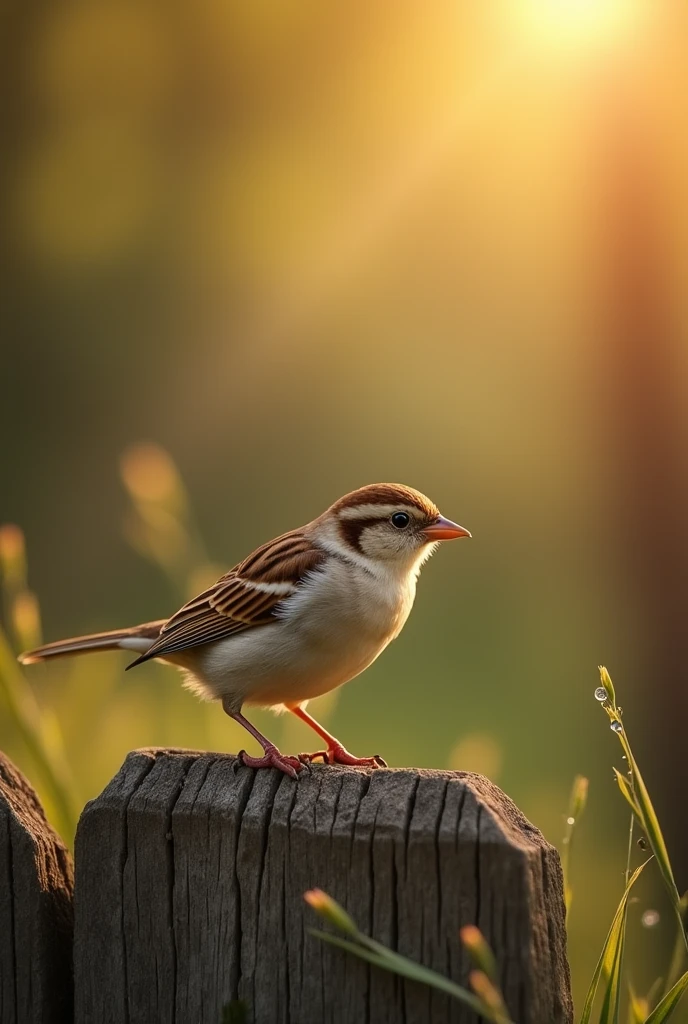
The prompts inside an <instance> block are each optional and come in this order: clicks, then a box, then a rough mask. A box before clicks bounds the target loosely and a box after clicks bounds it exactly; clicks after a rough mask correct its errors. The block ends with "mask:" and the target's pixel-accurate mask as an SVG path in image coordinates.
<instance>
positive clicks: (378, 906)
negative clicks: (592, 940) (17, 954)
mask: <svg viewBox="0 0 688 1024" xmlns="http://www.w3.org/2000/svg"><path fill="white" fill-rule="evenodd" d="M76 864H77V869H76V905H75V910H76V920H75V980H76V1021H77V1024H90V1022H92V1021H96V1020H97V1021H99V1022H114V1024H120V1022H125V1021H126V1022H128V1024H150V1022H152V1021H155V1022H157V1024H167V1022H169V1024H172V1022H175V1024H206V1022H207V1024H220V1021H221V1017H222V1007H223V1005H224V1004H226V1003H227V1002H228V1001H229V1000H231V999H235V998H237V997H239V998H241V999H242V1000H245V1002H246V1004H247V1006H248V1011H249V1012H248V1019H249V1021H251V1022H255V1024H366V1022H371V1024H372V1022H374V1024H385V1022H389V1024H399V1022H405V1024H428V1022H431V1024H443V1022H445V1021H446V1022H450V1021H451V1022H459V1021H460V1022H467V1021H475V1017H474V1016H473V1015H472V1014H470V1013H468V1012H467V1011H466V1010H464V1009H463V1008H462V1007H460V1006H459V1004H457V1003H450V1002H449V1001H448V1000H447V999H446V997H444V996H442V995H439V994H437V993H434V992H431V991H430V990H427V989H425V988H423V987H421V986H418V985H416V984H413V983H408V982H404V981H403V980H400V979H399V978H397V977H395V976H393V975H391V974H387V973H385V972H382V971H378V970H377V969H375V968H369V967H368V966H367V965H366V964H364V963H362V962H360V961H358V960H355V959H354V958H352V957H349V956H348V955H347V954H345V953H342V952H340V951H339V950H334V949H332V948H330V947H327V946H325V945H324V944H322V943H320V942H319V941H318V940H316V939H314V938H313V937H311V936H310V935H308V934H307V931H306V929H307V927H308V926H310V925H318V923H319V922H318V919H317V918H316V917H315V915H314V913H313V911H312V910H310V908H308V907H307V906H306V905H305V904H304V902H303V899H302V894H303V892H304V891H305V890H306V889H309V888H313V887H319V888H322V889H324V890H325V891H327V892H329V893H330V894H331V895H332V896H334V898H335V899H337V900H339V901H340V902H341V903H342V904H343V905H344V906H345V907H346V908H347V910H348V911H349V912H350V913H351V914H352V916H353V917H354V918H355V920H356V921H357V923H358V924H359V926H360V927H361V928H362V929H364V930H365V931H366V932H368V933H369V934H372V935H373V936H374V937H375V938H377V939H379V940H381V941H382V942H384V943H387V944H389V945H390V946H392V947H393V948H395V949H398V950H399V951H400V952H401V953H404V954H406V955H408V956H410V957H413V958H414V959H416V960H418V961H420V962H422V963H424V964H426V965H427V966H430V967H433V968H435V969H437V970H439V971H441V972H443V973H445V974H447V975H449V976H451V977H452V978H454V979H455V980H457V981H460V982H461V981H462V982H464V983H465V981H466V977H467V970H468V965H467V963H466V959H465V956H464V955H463V954H462V950H461V948H460V942H459V928H460V927H461V926H462V925H464V924H468V923H477V924H478V926H479V927H480V928H481V929H482V930H483V932H484V933H485V935H486V936H487V937H488V939H489V940H490V942H491V943H492V945H493V948H494V950H495V953H496V956H497V959H498V962H499V964H500V970H501V979H502V985H503V989H504V993H505V996H506V1000H507V1003H508V1005H509V1007H510V1009H511V1012H512V1015H513V1017H514V1019H515V1020H516V1021H518V1022H519V1024H565V1022H568V1021H570V1020H571V1015H572V1011H571V1000H570V991H569V974H568V965H567V962H566V956H565V938H564V909H563V900H562V881H561V870H560V865H559V859H558V856H557V854H556V851H555V850H554V849H553V847H551V846H550V845H549V844H548V843H546V842H545V840H544V839H543V837H542V835H541V834H540V832H538V830H537V829H535V828H534V827H533V826H532V825H530V824H529V822H527V821H526V819H525V818H524V817H523V816H522V815H521V814H520V812H519V811H518V810H517V808H516V807H515V806H514V804H513V803H512V802H511V801H510V800H509V799H508V798H507V797H506V796H504V794H503V793H502V792H501V791H500V790H499V789H497V788H496V787H495V786H493V785H492V784H491V783H489V782H488V781H487V780H486V779H484V778H482V777H480V776H477V775H472V774H468V773H462V772H439V771H418V770H383V769H380V770H377V771H370V772H366V771H363V770H361V769H345V768H333V767H329V766H314V768H313V771H312V774H310V775H307V774H306V773H303V775H302V776H301V777H300V778H299V780H298V782H293V781H292V780H291V779H288V778H286V777H285V776H283V775H281V774H280V773H278V772H276V771H274V772H273V771H265V770H262V771H259V772H256V771H253V770H251V769H249V768H244V767H237V766H236V763H235V761H234V759H233V758H232V757H229V756H220V755H213V754H198V753H194V752H192V751H183V750H142V751H137V752H135V753H133V754H130V755H129V757H128V758H127V760H126V762H125V764H124V765H123V767H122V769H121V770H120V772H119V773H118V775H117V776H116V777H115V778H114V779H113V781H112V782H111V783H110V785H109V786H108V787H107V788H106V790H105V791H104V792H103V794H102V795H101V796H100V797H98V798H97V799H96V800H94V801H92V802H91V803H90V804H89V805H88V806H87V808H86V810H85V811H84V814H83V816H82V818H81V822H80V824H79V830H78V834H77V843H76Z"/></svg>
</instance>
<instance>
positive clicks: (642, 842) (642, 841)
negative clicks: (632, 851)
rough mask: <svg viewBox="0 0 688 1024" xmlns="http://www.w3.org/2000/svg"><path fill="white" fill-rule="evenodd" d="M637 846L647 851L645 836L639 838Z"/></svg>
mask: <svg viewBox="0 0 688 1024" xmlns="http://www.w3.org/2000/svg"><path fill="white" fill-rule="evenodd" d="M638 846H639V847H640V849H641V850H647V839H646V838H645V836H641V837H640V839H639V840H638Z"/></svg>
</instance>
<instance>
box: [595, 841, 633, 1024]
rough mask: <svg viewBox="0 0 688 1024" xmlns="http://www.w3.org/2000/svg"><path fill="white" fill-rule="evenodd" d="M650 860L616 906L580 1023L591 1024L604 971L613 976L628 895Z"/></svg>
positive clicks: (629, 882)
mask: <svg viewBox="0 0 688 1024" xmlns="http://www.w3.org/2000/svg"><path fill="white" fill-rule="evenodd" d="M647 863H649V861H647V860H646V861H645V863H644V864H641V865H640V867H638V868H636V869H635V871H634V872H633V874H632V875H631V877H630V878H629V880H628V885H627V886H626V888H625V890H624V894H623V896H622V897H621V901H620V903H619V905H618V907H617V908H616V913H615V914H614V919H613V921H612V924H611V927H610V929H609V934H608V935H607V938H606V940H605V943H604V946H603V947H602V952H601V953H600V958H599V960H598V961H597V965H596V967H595V970H594V972H593V976H592V981H591V982H590V987H589V989H588V994H587V995H586V997H585V1004H584V1006H583V1013H582V1014H581V1019H580V1024H589V1021H590V1015H591V1014H592V1008H593V1004H594V1002H595V996H596V995H597V989H598V986H599V984H600V978H601V977H602V974H603V973H604V974H605V976H606V977H611V975H612V972H613V970H614V963H615V960H616V957H617V953H618V949H619V946H620V944H621V942H622V938H623V930H624V922H625V917H626V906H627V904H628V897H629V895H630V892H631V889H632V888H633V886H634V885H635V883H636V882H637V880H638V877H639V875H640V873H641V871H642V870H643V868H644V867H645V864H647Z"/></svg>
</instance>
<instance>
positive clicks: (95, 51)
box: [0, 0, 688, 1000]
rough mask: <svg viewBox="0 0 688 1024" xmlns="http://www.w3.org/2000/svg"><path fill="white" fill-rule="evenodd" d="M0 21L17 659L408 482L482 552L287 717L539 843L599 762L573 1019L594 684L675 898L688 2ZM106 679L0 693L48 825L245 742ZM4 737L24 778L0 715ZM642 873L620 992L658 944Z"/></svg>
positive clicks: (576, 869) (101, 669) (601, 910)
mask: <svg viewBox="0 0 688 1024" xmlns="http://www.w3.org/2000/svg"><path fill="white" fill-rule="evenodd" d="M3 21H4V30H3V40H4V42H3V50H4V54H5V56H4V59H3V62H2V66H1V69H0V74H1V75H2V79H3V90H2V91H3V96H4V99H3V111H4V112H3V114H2V117H3V121H4V127H5V130H4V132H3V137H4V139H5V142H4V147H3V148H4V157H3V169H2V203H3V225H4V226H3V232H2V239H1V240H0V247H1V253H2V267H3V270H2V284H1V285H0V287H2V291H3V299H2V310H3V313H2V317H3V321H4V322H3V326H2V334H1V336H0V344H1V346H2V356H1V361H0V367H1V370H0V394H1V396H2V401H1V402H0V436H2V438H3V444H2V447H1V448H0V522H7V523H16V524H18V525H19V526H20V527H21V528H22V529H23V530H24V532H25V535H26V540H27V550H28V556H29V563H30V585H31V588H32V590H33V592H34V593H35V594H37V595H38V597H39V599H40V605H41V612H42V619H43V635H44V637H45V638H46V639H56V638H59V637H61V636H63V635H69V634H74V633H82V632H86V631H89V630H98V629H105V628H114V627H117V626H120V625H126V624H129V623H130V622H134V621H142V620H143V621H145V620H148V619H152V618H157V617H159V616H164V615H166V614H168V613H171V612H172V611H174V610H175V608H176V607H177V606H178V605H179V604H180V603H181V601H182V600H183V599H185V598H186V597H188V596H190V593H191V592H192V591H193V588H194V587H198V586H200V585H202V584H203V582H204V581H205V580H207V578H208V577H209V576H210V577H212V575H213V573H215V574H216V575H217V574H219V572H220V571H223V570H224V569H225V568H226V567H228V566H229V565H231V564H233V563H234V562H236V561H238V560H239V559H240V558H242V557H243V556H244V555H245V554H246V553H247V552H248V551H249V550H250V549H251V547H252V546H254V545H256V544H258V543H260V542H262V541H264V540H266V539H268V538H269V537H271V536H273V535H274V534H276V533H279V532H283V531H284V530H287V529H289V528H291V527H293V526H296V525H298V524H300V523H302V522H304V521H306V520H308V519H311V518H312V517H314V516H315V515H317V514H319V513H320V512H321V511H322V510H323V509H324V508H325V507H326V506H327V505H328V504H329V503H330V502H332V501H333V500H334V499H336V498H337V497H338V496H339V495H340V494H342V493H344V492H345V491H347V490H350V489H352V488H354V487H356V486H359V485H361V484H363V483H369V482H373V481H376V480H399V481H402V482H405V483H409V484H412V485H413V486H415V487H418V488H419V489H421V490H423V491H425V492H427V493H428V494H429V495H430V496H431V497H432V498H433V499H434V500H435V501H436V502H437V503H438V504H439V505H440V507H441V509H442V510H443V512H444V514H445V515H447V516H449V517H451V518H453V519H456V520H458V521H459V522H461V523H462V524H463V525H465V526H466V527H468V528H469V529H470V530H471V531H472V533H473V540H472V541H470V542H467V541H466V542H462V543H461V544H456V545H448V546H446V547H445V548H443V549H442V550H441V551H440V552H439V553H438V555H437V556H436V557H435V558H434V559H433V560H432V562H431V563H430V564H429V565H428V566H427V567H426V568H425V570H424V572H423V577H422V580H421V584H420V587H419V593H418V600H417V604H416V609H415V611H414V614H413V616H412V617H411V620H410V622H409V624H408V625H407V627H406V629H405V631H404V633H403V635H402V637H401V638H400V639H399V640H398V641H397V642H396V643H395V644H393V645H392V647H391V648H390V649H389V650H388V651H387V652H386V653H385V655H384V657H382V658H381V659H380V660H379V662H377V663H376V664H375V665H374V666H373V667H372V668H371V669H370V670H369V671H368V672H366V673H365V675H364V676H363V677H362V678H360V679H359V680H357V681H355V682H353V683H351V684H350V685H349V686H347V687H346V688H344V689H343V690H341V691H339V692H337V693H336V694H334V695H330V696H328V697H326V698H323V700H322V701H321V702H319V703H320V708H319V712H320V714H321V716H322V717H323V719H324V720H325V721H326V723H327V725H328V726H329V727H331V728H332V730H333V731H334V732H335V733H336V734H338V735H341V737H342V739H343V741H344V742H345V743H346V744H347V745H348V746H349V747H350V748H351V749H353V750H354V751H356V752H360V753H366V754H367V753H371V752H374V751H378V750H379V751H380V752H381V753H383V754H384V756H385V757H386V758H387V759H388V761H389V762H390V764H392V765H420V766H437V767H452V768H465V769H473V770H478V771H484V772H486V773H487V774H489V775H490V777H491V778H493V779H494V780H495V781H496V782H497V783H499V784H500V785H501V786H502V787H503V788H504V789H505V790H506V791H507V792H508V793H509V794H510V795H511V796H512V797H513V798H514V799H515V800H516V802H517V803H518V804H519V805H520V806H521V807H522V809H523V810H524V811H525V813H526V814H527V815H528V816H529V817H530V818H531V819H532V820H533V821H534V822H535V823H536V824H537V825H538V826H540V827H541V828H542V829H543V831H544V832H545V834H546V835H547V837H548V838H549V839H550V840H551V841H552V842H554V843H559V842H560V840H561V837H562V836H563V834H564V828H565V821H564V819H565V814H566V805H567V799H568V792H569V788H570V785H571V781H572V779H573V776H574V775H575V773H577V772H582V773H583V774H585V775H587V776H589V778H590V780H591V782H590V802H589V808H588V812H587V815H586V818H585V819H584V821H583V824H582V825H581V828H580V832H579V833H578V834H577V836H576V851H575V857H574V866H573V881H574V888H575V897H574V910H573V914H572V918H571V959H572V965H573V971H574V982H575V992H576V995H577V997H578V999H579V1000H580V996H581V991H584V990H585V986H586V983H587V980H588V978H589V975H590V973H591V970H592V967H593V965H594V963H595V960H596V957H597V953H598V951H599V947H600V944H601V941H602V939H603V936H604V934H605V932H606V928H607V926H608V922H609V920H610V918H611V914H612V912H613V908H614V907H615V905H616V902H617V901H618V898H619V895H620V892H621V889H622V886H623V869H624V864H625V843H626V834H627V815H626V810H625V808H624V805H623V803H622V801H621V799H620V797H619V795H618V793H617V791H616V787H615V783H614V782H613V777H612V771H611V765H612V763H613V762H614V761H615V762H616V763H617V765H618V764H620V751H619V749H618V745H617V744H616V742H615V740H614V737H613V736H612V735H611V734H610V733H609V729H608V724H606V719H605V716H604V715H602V714H600V711H599V707H598V706H597V705H596V703H595V701H594V699H593V696H592V694H593V690H594V688H595V686H596V685H597V670H596V666H597V664H598V663H599V662H604V663H606V664H607V665H608V666H609V668H610V670H611V672H612V675H613V676H614V679H615V682H616V685H617V689H618V690H619V691H620V692H621V694H622V695H623V701H622V702H623V703H624V704H625V706H626V722H627V727H628V729H629V732H630V733H631V735H632V737H633V739H634V745H635V748H636V752H637V755H638V757H639V760H640V762H641V765H643V767H644V770H645V774H646V776H647V780H648V782H649V784H650V786H651V789H652V792H653V793H654V795H655V800H656V804H657V806H658V809H659V811H660V814H661V815H662V819H663V821H664V824H665V829H666V832H667V836H668V839H669V843H670V847H671V853H672V855H673V858H674V865H675V870H676V874H677V876H678V881H679V885H681V884H682V886H683V887H684V888H685V886H686V885H688V835H687V834H686V828H685V825H684V823H683V821H682V817H683V803H684V794H685V791H686V782H687V777H686V776H687V772H686V769H685V760H684V757H683V751H682V743H683V736H684V734H685V722H686V716H687V714H688V689H687V688H686V668H685V665H686V664H688V650H686V648H687V647H688V643H687V642H686V635H685V634H686V629H685V624H684V618H685V615H686V611H687V609H688V543H687V541H686V527H685V523H686V521H688V516H687V513H688V500H687V499H688V495H687V493H686V482H687V474H686V436H687V429H688V417H687V416H686V409H685V407H686V403H685V393H686V369H687V365H688V344H687V343H686V329H687V327H688V306H687V305H686V299H685V296H686V294H687V292H686V284H687V283H688V282H687V280H686V279H687V276H688V259H687V253H688V144H687V140H688V134H687V133H686V130H685V108H686V102H685V101H686V96H688V61H686V54H687V44H688V10H687V9H686V8H685V5H684V4H682V3H679V2H677V0H676V2H669V0H655V2H653V3H649V2H648V3H642V2H640V0H627V2H622V0H597V2H595V3H593V2H592V0H508V2H507V0H479V2H478V0H459V2H457V0H452V2H451V3H450V2H442V0H441V2H438V3H435V4H432V5H421V4H416V3H412V2H410V0H400V2H398V3H396V4H394V5H386V4H382V5H370V4H358V3H354V4H347V5H330V4H321V3H315V2H312V0H301V2H300V3H290V2H288V0H283V2H277V3H266V2H264V0H258V2H256V0H240V2H235V3H232V4H227V3H221V2H218V0H196V2H194V3H191V2H189V0H176V2H175V3H172V4H163V3H160V2H158V0H149V2H136V3H134V2H126V0H101V2H98V3H95V4H93V3H85V2H73V0H67V2H63V3H61V4H53V5H49V4H41V3H31V4H21V3H18V2H16V0H15V2H13V3H11V4H6V5H5V8H4V18H3ZM8 536H9V535H7V534H6V538H5V539H6V541H7V537H8ZM9 543H10V546H11V543H12V540H11V537H10V541H9ZM10 554H11V552H10ZM6 561H7V559H6ZM24 612H25V614H26V616H27V621H29V627H27V628H33V627H32V626H31V622H32V621H33V620H32V619H31V616H32V614H33V612H32V608H31V607H28V609H27V608H25V609H24ZM13 614H14V613H13ZM19 625H20V626H21V623H20V624H19ZM10 626H11V623H10V624H8V628H9V627H10ZM15 626H16V623H15ZM15 632H17V630H16V629H15ZM18 632H20V633H21V628H20V629H19V630H18ZM126 663H127V659H126V658H125V657H124V656H121V657H120V656H119V655H107V656H97V657H95V656H94V657H92V658H88V659H82V660H78V661H75V662H74V663H67V662H61V663H60V664H58V665H55V666H42V667H37V668H35V669H31V670H29V671H27V673H26V678H27V679H28V680H29V683H30V685H31V687H32V688H33V694H34V695H35V699H36V701H37V702H38V705H39V707H40V708H41V709H42V713H43V714H44V715H45V716H47V717H46V721H48V722H49V723H52V725H50V728H49V729H48V732H50V729H52V730H53V733H54V735H58V734H61V735H62V737H63V741H64V749H65V752H66V753H65V757H66V770H67V771H68V773H69V775H70V776H71V779H72V784H73V787H74V793H75V800H76V802H77V803H81V802H83V801H84V800H86V799H88V798H90V797H92V796H93V795H94V794H95V793H97V792H98V791H99V790H100V789H101V788H102V786H103V785H104V784H105V782H106V781H107V780H108V779H109V778H110V777H111V776H112V774H113V773H114V772H115V771H116V769H117V768H118V766H119V764H120V762H121V761H122V759H123V757H124V756H125V754H126V752H127V751H128V750H130V749H131V748H133V747H136V746H141V745H165V744H168V745H175V746H189V747H198V746H201V747H211V748H214V749H217V750H236V749H237V748H238V747H239V746H243V745H245V744H246V741H247V737H246V736H244V735H243V734H241V732H240V730H239V729H238V728H237V727H236V726H235V725H234V724H233V723H231V722H229V721H228V720H227V719H226V717H225V716H223V715H222V713H221V711H220V710H219V708H217V707H211V706H204V705H201V704H199V703H197V702H196V701H195V700H194V698H192V697H191V696H190V695H189V694H187V693H186V692H184V691H183V690H182V689H181V688H180V686H179V683H178V679H177V677H176V676H175V673H174V672H173V671H172V670H171V669H169V668H165V667H162V666H158V665H148V666H146V667H144V668H141V669H140V670H137V671H136V672H133V673H130V674H127V675H125V674H124V667H125V665H126ZM313 707H314V709H315V711H316V713H317V710H318V709H317V704H316V705H314V706H313ZM255 719H256V722H257V724H258V725H259V726H260V727H261V728H263V729H265V730H266V731H268V732H269V735H270V736H271V737H274V738H275V740H276V741H277V742H278V743H280V744H281V745H283V746H284V747H285V748H293V747H303V746H305V745H307V744H308V742H310V737H308V734H307V733H306V732H305V730H304V729H303V728H302V727H301V726H300V725H299V723H297V722H295V721H294V722H291V721H287V720H286V719H285V718H281V719H275V718H273V716H271V715H270V713H269V712H259V713H257V714H256V716H255ZM56 742H57V740H56ZM248 745H249V746H250V744H248ZM0 747H2V749H4V750H6V751H7V752H8V753H9V754H10V755H11V756H12V757H13V758H14V759H15V760H16V761H17V762H18V764H19V765H20V766H22V767H24V768H25V770H26V771H27V772H28V774H29V775H30V776H31V775H32V763H31V759H30V757H29V756H28V755H27V751H26V748H25V745H24V744H23V742H22V739H21V737H20V736H18V735H17V734H16V730H14V728H13V726H12V721H11V717H8V716H6V715H3V718H2V720H1V721H0ZM37 781H39V780H37ZM313 884H314V885H317V884H318V880H317V879H313ZM643 884H644V886H645V888H642V889H639V894H640V895H639V901H638V903H637V904H636V905H634V906H633V908H632V912H631V920H632V925H633V930H634V939H633V943H634V945H637V947H638V949H637V963H638V966H637V976H638V986H639V987H640V988H642V987H643V986H647V985H649V984H650V982H651V981H652V980H653V972H654V973H656V972H657V970H658V967H657V964H658V963H659V960H660V959H661V955H662V954H663V950H664V946H665V944H666V943H667V942H669V941H670V940H671V923H670V920H669V915H668V914H667V913H665V911H664V907H663V904H662V897H661V894H658V893H657V892H656V891H655V890H654V889H653V888H652V886H651V884H650V883H649V882H648V883H645V882H644V883H643ZM655 905H657V906H659V907H660V910H661V911H662V917H661V919H660V923H659V925H657V927H656V928H653V929H652V930H651V931H649V930H647V929H646V930H644V931H643V929H642V928H641V926H640V917H641V914H642V912H643V911H644V910H645V909H647V908H648V907H654V906H655Z"/></svg>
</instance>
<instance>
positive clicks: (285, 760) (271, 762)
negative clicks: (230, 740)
mask: <svg viewBox="0 0 688 1024" xmlns="http://www.w3.org/2000/svg"><path fill="white" fill-rule="evenodd" d="M237 761H238V763H239V764H243V765H246V767H247V768H279V770H280V771H281V772H284V774H285V775H288V776H289V777H290V778H292V779H295V778H297V776H298V773H299V772H300V771H302V769H303V768H304V765H303V763H302V762H301V761H300V759H299V758H298V757H291V756H290V755H289V754H281V753H280V751H279V750H278V749H277V747H268V748H267V749H266V751H265V753H264V754H263V756H262V757H251V755H250V754H247V753H246V751H245V750H240V751H239V753H238V754H237Z"/></svg>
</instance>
